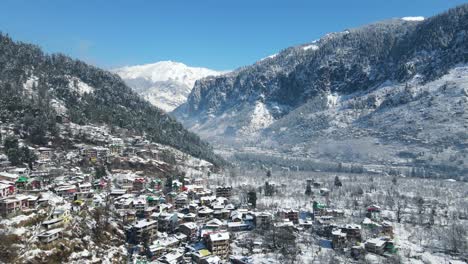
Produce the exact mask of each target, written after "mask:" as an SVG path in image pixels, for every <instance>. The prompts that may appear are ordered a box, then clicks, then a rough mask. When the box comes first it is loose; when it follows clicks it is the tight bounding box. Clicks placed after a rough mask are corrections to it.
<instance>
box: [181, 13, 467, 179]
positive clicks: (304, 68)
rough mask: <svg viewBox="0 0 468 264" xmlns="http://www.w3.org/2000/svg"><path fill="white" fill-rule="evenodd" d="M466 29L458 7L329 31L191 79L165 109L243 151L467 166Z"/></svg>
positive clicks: (464, 167)
mask: <svg viewBox="0 0 468 264" xmlns="http://www.w3.org/2000/svg"><path fill="white" fill-rule="evenodd" d="M467 30H468V5H462V6H459V7H457V8H454V9H451V10H449V11H447V12H445V13H442V14H440V15H437V16H434V17H431V18H429V19H424V20H422V19H421V18H418V19H409V18H403V19H392V20H389V21H384V22H379V23H375V24H371V25H368V26H364V27H361V28H357V29H349V30H345V31H343V32H338V33H332V34H328V35H326V36H324V37H323V38H321V39H319V40H316V41H314V42H311V43H307V44H304V45H300V46H296V47H291V48H288V49H285V50H283V51H281V52H280V53H278V54H275V55H272V56H270V57H268V58H266V59H263V60H261V61H259V62H257V63H256V64H254V65H252V66H248V67H244V68H241V69H238V70H237V71H234V72H232V73H229V74H226V75H223V76H219V77H210V78H206V79H202V80H200V81H198V82H197V83H196V84H195V87H194V89H193V91H192V93H191V94H190V96H189V98H188V100H187V103H186V104H184V105H182V106H180V107H179V108H177V109H176V110H175V111H174V115H176V116H177V117H178V118H179V119H180V120H181V121H182V122H183V123H184V124H186V125H187V126H188V127H189V128H190V129H192V130H193V131H196V132H197V133H199V134H200V135H201V136H202V137H204V138H208V139H210V140H213V141H217V142H218V143H219V144H226V142H231V143H233V144H234V146H236V145H239V144H240V145H242V146H247V147H249V146H254V147H256V148H257V149H256V150H252V149H251V148H249V150H248V152H252V151H254V152H255V151H259V152H262V153H268V152H271V151H275V152H279V153H283V154H284V153H288V154H289V155H298V156H301V157H309V158H310V157H312V158H316V159H324V160H328V161H330V160H331V161H334V162H346V161H354V162H363V163H370V164H382V163H387V164H399V165H407V166H442V167H443V166H448V167H450V168H457V169H456V170H451V171H452V172H454V171H456V172H454V173H459V172H460V170H461V171H464V170H465V172H466V166H467V163H468V160H467V158H466V154H467V153H466V146H467V138H468V137H467V133H466V120H467V119H466V106H467V105H466V104H467V103H466V101H467V98H466V93H465V92H464V91H466V82H465V81H464V80H465V77H466V75H467V72H466V68H464V67H461V66H462V65H463V64H464V63H467V62H468V34H467V33H468V32H467ZM441 78H442V79H441ZM459 78H460V79H459ZM458 79H459V80H458ZM441 80H443V81H441ZM443 87H445V88H443ZM423 105H424V108H421V107H422V106H423ZM416 106H419V107H416ZM408 117H411V118H408ZM448 127H449V128H450V129H448V130H447V129H445V128H448ZM415 130H416V131H415ZM403 131H404V132H403ZM324 140H328V141H324ZM363 142H365V143H366V144H363ZM441 142H444V143H443V144H441V145H437V146H436V145H435V144H440V143H441ZM374 143H375V144H378V145H379V146H380V145H381V146H386V147H382V148H374V146H373V145H374ZM368 144H370V145H368ZM259 148H262V150H258V149H259ZM407 149H409V150H414V151H413V152H415V153H413V152H412V153H410V154H409V156H411V158H403V157H402V156H405V155H406V154H404V152H405V151H407ZM291 150H293V151H291ZM369 150H371V151H369ZM372 150H376V151H375V152H378V153H381V154H382V155H381V156H379V155H377V156H376V155H373V154H372V153H375V152H373V151H372ZM401 152H403V154H402V153H401ZM442 153H443V155H442ZM421 155H426V156H425V158H421Z"/></svg>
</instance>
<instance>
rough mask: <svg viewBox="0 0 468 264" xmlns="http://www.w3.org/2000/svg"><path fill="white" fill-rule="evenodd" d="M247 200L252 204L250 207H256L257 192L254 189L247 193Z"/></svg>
mask: <svg viewBox="0 0 468 264" xmlns="http://www.w3.org/2000/svg"><path fill="white" fill-rule="evenodd" d="M247 195H248V197H249V198H248V199H249V200H248V201H249V203H250V204H251V205H252V208H256V207H257V192H256V191H255V189H252V190H250V191H249V192H248V193H247Z"/></svg>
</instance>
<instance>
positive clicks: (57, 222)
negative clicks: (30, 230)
mask: <svg viewBox="0 0 468 264" xmlns="http://www.w3.org/2000/svg"><path fill="white" fill-rule="evenodd" d="M63 224H64V221H63V219H62V218H53V219H50V220H47V221H44V222H42V227H44V229H45V230H52V229H55V228H58V227H61V226H63Z"/></svg>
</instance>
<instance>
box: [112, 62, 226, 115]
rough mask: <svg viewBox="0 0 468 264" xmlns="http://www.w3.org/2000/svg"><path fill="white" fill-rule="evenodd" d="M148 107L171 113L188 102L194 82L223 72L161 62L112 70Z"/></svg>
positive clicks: (177, 63)
mask: <svg viewBox="0 0 468 264" xmlns="http://www.w3.org/2000/svg"><path fill="white" fill-rule="evenodd" d="M113 72H115V73H117V74H118V75H119V76H120V77H121V78H122V79H123V80H124V81H125V83H126V84H127V85H128V86H130V87H131V88H133V89H134V90H135V91H136V92H137V93H138V94H140V95H141V96H142V97H143V98H145V99H146V100H148V101H149V102H150V103H151V104H153V105H155V106H157V107H159V108H161V109H163V110H165V111H166V112H170V111H172V110H174V109H175V108H176V107H178V106H179V105H181V104H182V103H184V102H185V101H186V100H187V97H188V95H189V94H190V92H191V90H192V88H193V85H194V84H195V81H196V80H199V79H201V78H204V77H207V76H216V75H220V74H221V73H222V72H218V71H214V70H210V69H207V68H200V67H189V66H187V65H185V64H183V63H180V62H173V61H160V62H157V63H152V64H144V65H136V66H127V67H122V68H118V69H115V70H113Z"/></svg>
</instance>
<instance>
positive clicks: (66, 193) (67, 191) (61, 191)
mask: <svg viewBox="0 0 468 264" xmlns="http://www.w3.org/2000/svg"><path fill="white" fill-rule="evenodd" d="M76 191H77V190H76V186H75V185H71V184H69V185H61V186H58V187H57V188H55V193H56V194H57V195H58V196H60V197H63V198H73V197H74V196H75V193H76Z"/></svg>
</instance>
